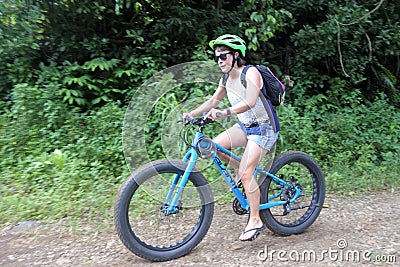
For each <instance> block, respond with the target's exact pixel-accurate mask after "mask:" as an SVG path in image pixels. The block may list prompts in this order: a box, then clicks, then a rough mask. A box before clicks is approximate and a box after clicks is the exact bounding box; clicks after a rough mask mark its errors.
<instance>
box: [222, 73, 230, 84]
mask: <svg viewBox="0 0 400 267" xmlns="http://www.w3.org/2000/svg"><path fill="white" fill-rule="evenodd" d="M228 77H229V74H227V73H225V74H224V75H222V85H223V86H224V87H226V81H228Z"/></svg>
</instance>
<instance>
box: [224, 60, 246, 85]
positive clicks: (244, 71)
mask: <svg viewBox="0 0 400 267" xmlns="http://www.w3.org/2000/svg"><path fill="white" fill-rule="evenodd" d="M252 66H253V65H246V66H244V68H243V70H242V73H241V74H240V82H241V83H242V85H243V86H244V87H245V88H246V87H247V82H246V72H247V70H248V69H249V68H250V67H252ZM228 77H229V74H227V73H225V74H224V75H222V85H223V86H225V87H226V82H227V81H228Z"/></svg>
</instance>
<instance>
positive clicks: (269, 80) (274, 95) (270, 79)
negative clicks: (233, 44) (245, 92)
mask: <svg viewBox="0 0 400 267" xmlns="http://www.w3.org/2000/svg"><path fill="white" fill-rule="evenodd" d="M252 66H253V65H247V66H245V67H244V69H243V71H242V74H241V77H240V80H241V82H242V85H243V86H244V87H246V86H247V83H246V72H247V70H248V69H249V68H250V67H252ZM255 67H256V68H257V70H258V71H259V72H260V74H261V77H262V79H263V82H264V86H263V88H261V92H262V93H263V95H264V96H265V97H266V98H267V99H269V100H270V101H271V103H272V105H274V106H279V105H280V104H282V102H283V98H284V95H285V85H283V83H282V82H281V81H279V79H278V78H276V76H275V75H274V73H273V72H272V71H271V70H270V69H269V68H268V67H267V66H264V65H256V66H255ZM227 79H228V75H224V77H223V80H222V84H223V85H224V86H226V81H227Z"/></svg>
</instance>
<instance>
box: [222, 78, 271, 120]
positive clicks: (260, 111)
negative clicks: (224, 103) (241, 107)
mask: <svg viewBox="0 0 400 267" xmlns="http://www.w3.org/2000/svg"><path fill="white" fill-rule="evenodd" d="M238 83H239V84H240V85H239V86H238V85H236V86H233V85H231V86H229V82H227V84H226V92H227V95H228V99H229V102H230V103H231V105H232V106H234V105H236V104H237V103H239V102H241V101H246V93H247V91H246V88H245V87H244V86H243V85H242V83H241V82H240V79H238ZM234 88H239V89H238V90H237V89H236V90H235V89H234ZM261 88H262V86H261ZM237 116H238V119H239V121H240V122H242V123H243V124H244V125H246V126H250V125H251V124H252V123H259V124H261V123H265V122H268V121H269V118H268V114H267V112H266V110H265V108H264V105H263V103H262V102H261V99H260V97H258V98H257V101H256V105H255V106H254V107H253V108H251V109H248V110H247V111H245V112H243V113H240V114H237Z"/></svg>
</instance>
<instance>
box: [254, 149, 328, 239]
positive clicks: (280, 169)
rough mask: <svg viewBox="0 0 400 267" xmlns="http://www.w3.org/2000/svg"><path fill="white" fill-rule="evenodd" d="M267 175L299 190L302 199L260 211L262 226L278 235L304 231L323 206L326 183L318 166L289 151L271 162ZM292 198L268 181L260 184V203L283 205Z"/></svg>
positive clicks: (285, 189) (271, 181)
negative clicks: (271, 175)
mask: <svg viewBox="0 0 400 267" xmlns="http://www.w3.org/2000/svg"><path fill="white" fill-rule="evenodd" d="M269 172H270V173H272V174H274V175H275V176H277V177H281V178H282V179H284V180H285V181H286V182H289V183H291V184H292V185H297V186H298V187H300V188H301V195H300V197H298V198H297V199H296V201H295V202H293V203H290V204H288V205H280V206H276V207H271V208H269V209H267V210H263V211H261V218H262V220H263V222H264V223H265V224H266V225H267V226H268V228H269V229H270V230H271V231H273V232H274V233H277V234H280V235H291V234H298V233H301V232H303V231H305V230H306V229H307V228H308V227H310V226H311V225H312V224H313V223H314V221H315V220H316V219H317V217H318V215H319V213H320V212H321V209H322V206H323V204H324V199H325V179H324V175H323V173H322V170H321V168H320V166H319V165H318V163H317V162H316V161H315V160H314V159H313V158H312V157H310V156H309V155H307V154H306V153H303V152H298V151H289V152H285V153H282V154H280V155H278V156H277V157H276V158H275V159H274V162H273V164H272V166H271V170H270V171H269ZM294 194H295V192H294V190H293V189H291V188H283V187H282V186H280V185H277V184H275V183H274V181H273V180H272V178H271V177H267V178H266V179H265V180H264V182H263V183H262V184H261V203H267V202H273V201H286V200H288V199H290V198H292V197H293V195H294ZM273 196H277V197H276V198H272V197H273ZM268 198H270V200H268Z"/></svg>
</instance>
